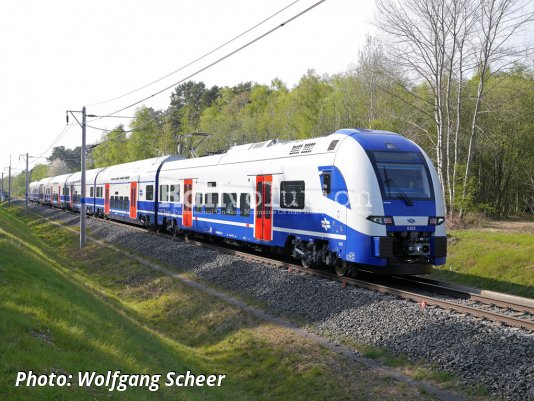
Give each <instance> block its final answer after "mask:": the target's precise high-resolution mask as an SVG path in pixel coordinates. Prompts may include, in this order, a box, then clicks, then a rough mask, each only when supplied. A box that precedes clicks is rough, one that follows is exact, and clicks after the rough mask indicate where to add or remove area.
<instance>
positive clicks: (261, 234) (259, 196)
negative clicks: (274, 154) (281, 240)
mask: <svg viewBox="0 0 534 401" xmlns="http://www.w3.org/2000/svg"><path fill="white" fill-rule="evenodd" d="M272 185H273V176H272V175H258V176H256V214H255V217H254V238H256V239H259V240H263V241H271V240H272V239H273V224H272Z"/></svg>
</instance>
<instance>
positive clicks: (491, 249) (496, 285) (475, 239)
mask: <svg viewBox="0 0 534 401" xmlns="http://www.w3.org/2000/svg"><path fill="white" fill-rule="evenodd" d="M449 234H450V238H449V244H448V246H449V248H448V256H447V264H446V265H445V266H443V267H442V268H440V269H437V270H436V271H435V273H433V275H434V276H436V277H438V278H440V279H445V280H449V281H454V282H457V283H461V284H467V285H471V286H475V287H480V288H484V289H487V290H494V291H501V292H508V293H511V294H516V295H521V296H525V297H530V298H534V235H533V234H531V233H518V232H504V231H499V232H494V231H485V230H480V229H479V230H474V229H473V230H453V231H451V232H450V233H449Z"/></svg>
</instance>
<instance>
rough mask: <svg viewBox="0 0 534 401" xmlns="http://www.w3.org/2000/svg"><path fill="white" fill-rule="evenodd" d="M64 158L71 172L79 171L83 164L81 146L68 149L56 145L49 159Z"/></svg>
mask: <svg viewBox="0 0 534 401" xmlns="http://www.w3.org/2000/svg"><path fill="white" fill-rule="evenodd" d="M53 160H63V161H64V162H65V164H66V165H67V169H68V170H69V172H74V171H79V170H80V166H81V148H80V147H79V146H78V147H76V148H74V149H66V148H65V147H64V146H56V147H55V148H54V149H52V154H51V155H50V157H48V158H47V161H49V162H51V161H53Z"/></svg>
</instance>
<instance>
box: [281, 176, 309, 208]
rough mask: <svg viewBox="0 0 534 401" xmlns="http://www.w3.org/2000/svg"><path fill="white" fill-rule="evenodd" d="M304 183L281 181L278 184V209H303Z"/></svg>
mask: <svg viewBox="0 0 534 401" xmlns="http://www.w3.org/2000/svg"><path fill="white" fill-rule="evenodd" d="M305 189H306V187H305V184H304V181H282V182H281V183H280V207H281V208H283V209H304V205H305Z"/></svg>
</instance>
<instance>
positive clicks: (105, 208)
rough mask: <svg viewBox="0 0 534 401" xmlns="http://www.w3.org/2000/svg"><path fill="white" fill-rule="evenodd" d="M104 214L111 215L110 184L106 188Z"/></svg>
mask: <svg viewBox="0 0 534 401" xmlns="http://www.w3.org/2000/svg"><path fill="white" fill-rule="evenodd" d="M104 214H109V184H106V185H105V187H104Z"/></svg>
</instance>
